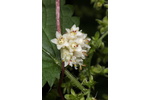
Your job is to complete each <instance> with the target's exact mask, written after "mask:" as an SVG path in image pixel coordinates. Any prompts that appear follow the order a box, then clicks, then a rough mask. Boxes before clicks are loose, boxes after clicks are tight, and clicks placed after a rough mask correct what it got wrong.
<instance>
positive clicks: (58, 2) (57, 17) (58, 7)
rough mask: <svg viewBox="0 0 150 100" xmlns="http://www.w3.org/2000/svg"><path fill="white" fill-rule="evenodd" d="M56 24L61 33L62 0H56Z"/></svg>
mask: <svg viewBox="0 0 150 100" xmlns="http://www.w3.org/2000/svg"><path fill="white" fill-rule="evenodd" d="M56 26H57V31H58V32H59V33H60V34H61V27H60V0H56Z"/></svg>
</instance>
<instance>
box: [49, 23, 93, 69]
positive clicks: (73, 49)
mask: <svg viewBox="0 0 150 100" xmlns="http://www.w3.org/2000/svg"><path fill="white" fill-rule="evenodd" d="M66 31H67V32H66V33H65V34H63V35H61V34H60V33H58V32H56V38H54V39H52V40H51V42H53V43H55V44H56V45H57V49H58V50H60V52H61V59H62V61H63V62H64V66H65V67H66V66H68V65H69V66H71V67H72V66H74V68H75V69H78V68H77V67H78V65H79V67H80V68H82V66H85V65H84V64H83V59H85V58H86V56H87V52H88V51H89V49H90V48H91V47H90V46H89V45H88V43H89V42H90V40H91V39H90V38H87V34H85V33H83V32H82V31H81V30H79V27H76V25H73V26H72V27H71V29H67V28H66Z"/></svg>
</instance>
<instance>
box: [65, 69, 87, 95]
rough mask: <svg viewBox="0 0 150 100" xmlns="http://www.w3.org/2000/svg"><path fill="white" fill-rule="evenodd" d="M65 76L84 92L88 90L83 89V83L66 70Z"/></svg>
mask: <svg viewBox="0 0 150 100" xmlns="http://www.w3.org/2000/svg"><path fill="white" fill-rule="evenodd" d="M65 74H66V75H67V77H68V78H69V79H70V80H71V81H72V82H73V84H75V85H76V86H77V87H78V88H79V89H80V90H81V91H82V92H84V91H85V90H86V88H85V87H83V86H82V85H81V83H80V82H79V81H78V80H77V79H76V78H75V77H74V76H73V75H72V74H71V73H70V72H69V71H68V70H65Z"/></svg>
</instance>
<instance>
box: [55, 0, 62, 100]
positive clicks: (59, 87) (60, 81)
mask: <svg viewBox="0 0 150 100" xmlns="http://www.w3.org/2000/svg"><path fill="white" fill-rule="evenodd" d="M56 28H57V31H58V32H59V33H60V34H61V27H60V0H56ZM61 68H62V70H61V74H60V80H59V85H58V92H59V95H60V96H61V100H64V97H63V94H62V91H61V84H62V82H63V78H64V63H63V62H62V66H61Z"/></svg>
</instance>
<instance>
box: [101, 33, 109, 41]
mask: <svg viewBox="0 0 150 100" xmlns="http://www.w3.org/2000/svg"><path fill="white" fill-rule="evenodd" d="M107 34H108V31H107V32H105V33H104V34H103V35H102V36H101V38H100V39H101V40H102V39H103V38H104V37H105V36H106V35H107Z"/></svg>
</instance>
